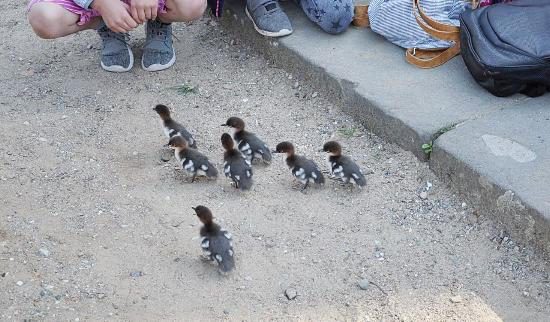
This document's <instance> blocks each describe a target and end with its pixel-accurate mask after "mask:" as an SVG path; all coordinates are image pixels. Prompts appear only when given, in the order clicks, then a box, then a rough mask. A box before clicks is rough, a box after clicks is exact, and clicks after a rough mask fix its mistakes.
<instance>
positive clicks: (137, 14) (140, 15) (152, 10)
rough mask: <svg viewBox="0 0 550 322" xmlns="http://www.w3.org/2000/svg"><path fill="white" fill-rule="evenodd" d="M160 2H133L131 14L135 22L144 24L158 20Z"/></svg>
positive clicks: (136, 0)
mask: <svg viewBox="0 0 550 322" xmlns="http://www.w3.org/2000/svg"><path fill="white" fill-rule="evenodd" d="M158 5H159V4H158V0H132V1H131V2H130V12H131V13H132V18H134V20H135V21H137V22H138V23H140V24H142V23H145V22H147V20H155V19H157V10H158Z"/></svg>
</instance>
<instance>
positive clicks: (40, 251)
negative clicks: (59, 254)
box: [38, 248, 50, 257]
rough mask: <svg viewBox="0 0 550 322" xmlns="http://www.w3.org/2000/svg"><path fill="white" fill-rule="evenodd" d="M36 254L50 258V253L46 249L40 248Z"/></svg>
mask: <svg viewBox="0 0 550 322" xmlns="http://www.w3.org/2000/svg"><path fill="white" fill-rule="evenodd" d="M38 253H40V255H42V256H44V257H48V256H50V251H49V250H48V249H46V248H40V249H39V250H38Z"/></svg>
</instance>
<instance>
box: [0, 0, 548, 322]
mask: <svg viewBox="0 0 550 322" xmlns="http://www.w3.org/2000/svg"><path fill="white" fill-rule="evenodd" d="M24 6H25V4H24V3H23V2H21V1H19V2H17V5H15V6H14V5H13V2H11V1H7V0H2V1H1V2H0V8H1V9H2V10H3V12H4V18H3V19H2V21H1V22H0V28H1V30H2V31H3V34H4V36H3V37H2V38H1V40H0V44H1V45H0V46H1V47H0V50H1V53H2V55H0V75H1V76H0V77H1V85H0V86H1V93H2V95H1V96H0V141H1V145H0V320H2V321H23V320H27V321H29V320H33V321H42V320H45V321H99V320H101V321H103V320H108V321H110V320H113V321H117V320H120V321H122V320H134V321H158V320H179V321H217V320H231V321H233V320H234V321H260V320H280V321H290V320H300V321H308V320H309V321H326V320H348V321H380V320H383V321H499V320H508V321H544V320H549V319H550V318H549V317H550V281H549V275H548V273H549V267H548V266H547V264H546V263H545V262H544V261H543V260H542V259H541V258H539V257H537V255H536V253H534V252H533V251H532V250H530V249H529V248H528V247H525V246H524V245H520V244H517V243H516V242H515V241H514V240H512V239H510V238H509V237H508V236H507V235H506V232H504V231H501V230H500V229H498V228H497V227H495V226H494V225H493V223H492V222H491V220H490V218H488V217H484V216H479V215H478V214H477V212H476V211H475V209H472V208H470V207H469V205H468V204H467V203H465V202H464V201H463V200H461V199H460V197H459V196H455V195H454V194H453V192H452V191H450V190H449V189H447V188H446V187H445V186H443V185H442V184H441V183H440V182H439V181H438V180H437V179H436V178H435V176H434V175H433V174H432V173H431V172H430V171H429V169H428V168H427V165H426V164H424V163H421V162H419V161H418V160H417V159H415V158H414V156H413V155H412V154H410V153H408V152H404V151H403V150H401V149H400V148H398V147H396V146H393V145H391V144H387V143H385V142H383V141H382V140H380V139H379V138H377V137H376V136H373V135H371V134H369V133H368V131H367V130H366V129H364V128H362V127H361V126H360V125H358V124H356V123H354V122H353V121H352V120H351V118H350V117H349V116H347V115H345V114H344V113H342V112H341V110H340V109H339V107H338V106H335V105H333V104H331V103H330V102H329V100H328V99H327V97H325V96H324V95H323V93H317V92H315V89H312V88H310V87H308V85H307V84H304V83H302V82H301V81H300V79H298V77H297V75H292V74H291V73H289V72H291V71H287V70H285V66H274V65H273V64H271V63H270V62H267V61H266V60H264V59H263V58H262V57H261V56H258V54H256V53H253V52H251V51H250V50H249V49H248V48H247V47H246V44H241V43H239V42H238V41H236V40H235V39H233V38H232V37H231V35H228V34H226V33H225V32H224V31H223V30H220V27H219V26H216V25H213V24H210V23H209V22H208V19H204V20H202V21H198V22H196V23H194V24H192V25H189V26H184V25H181V24H180V25H177V26H176V27H175V34H176V35H177V37H178V38H179V40H178V41H177V42H176V48H177V57H178V61H177V63H176V65H175V66H174V67H173V68H172V69H170V70H169V71H166V72H161V73H147V72H144V71H142V70H141V69H140V68H139V66H137V65H136V67H135V68H134V69H133V70H132V71H131V72H130V73H126V74H110V73H106V72H103V71H102V70H101V69H100V68H99V65H98V54H99V47H100V43H99V39H98V37H97V35H95V34H94V33H93V32H91V31H90V32H85V33H82V34H80V35H76V36H72V37H67V38H65V39H62V40H58V41H41V40H38V39H37V38H36V37H34V36H33V34H32V33H31V30H30V28H29V26H28V25H27V23H26V20H25V16H24V12H25V9H24ZM132 36H133V38H132V39H133V40H132V41H131V44H132V45H133V46H134V47H135V48H136V51H135V53H136V56H137V57H139V54H140V52H139V47H140V46H141V45H142V44H143V30H141V29H140V30H138V31H136V32H134V33H132ZM178 84H188V85H192V86H195V87H197V88H198V90H197V91H196V92H195V93H189V94H183V93H181V92H179V91H178V90H176V89H174V86H177V85H178ZM157 103H164V104H167V105H169V106H170V107H172V109H173V111H174V116H175V118H177V119H178V120H180V121H181V122H182V123H184V124H186V125H187V127H188V129H189V130H190V131H191V132H193V133H195V136H196V139H197V141H198V145H199V148H200V150H201V151H203V152H204V153H205V154H207V155H208V156H209V157H210V158H211V160H212V161H213V162H214V163H216V164H217V166H218V168H219V169H221V163H222V148H221V145H220V143H219V138H220V136H221V134H222V133H223V130H224V129H223V128H222V127H220V124H222V123H223V122H224V121H225V119H226V118H227V117H229V116H240V117H242V118H244V119H245V121H247V122H248V128H249V129H250V130H251V131H253V132H256V133H257V134H259V135H260V136H261V137H263V138H264V139H265V140H266V141H267V142H268V143H269V144H270V145H271V146H274V145H275V144H277V143H278V142H280V141H283V140H290V141H293V142H294V143H295V144H296V147H297V151H298V153H300V154H305V155H307V156H309V157H311V158H313V159H315V160H316V161H317V162H318V163H319V164H320V165H321V166H322V167H323V169H326V164H325V163H326V162H325V157H326V156H325V155H324V154H323V153H321V152H319V149H320V148H321V147H322V144H323V143H324V142H325V141H327V140H329V139H337V140H338V141H340V142H341V143H342V144H343V146H344V151H345V152H346V153H347V154H348V155H350V156H352V157H353V158H354V159H355V160H357V161H358V163H359V164H360V165H361V166H362V167H363V168H364V169H365V171H367V170H371V171H372V173H371V174H369V175H368V178H367V179H368V187H367V188H366V189H364V190H363V191H350V190H349V189H346V188H343V187H340V186H339V185H338V184H336V183H335V182H332V181H329V182H328V183H327V184H326V185H325V187H323V188H320V189H311V190H309V191H307V193H306V194H302V193H299V192H297V191H295V190H293V189H292V188H291V185H292V178H291V176H290V172H289V170H288V169H287V168H286V165H285V164H284V159H283V158H282V156H278V157H275V159H274V161H273V163H272V164H271V165H270V166H268V167H256V168H255V185H254V187H253V189H252V191H250V192H247V193H240V192H236V191H234V190H233V189H232V188H231V186H230V185H229V183H228V181H227V180H225V178H219V179H218V180H217V181H215V182H206V181H200V182H197V183H193V184H191V183H189V182H188V178H187V177H186V176H185V175H183V174H182V173H181V170H179V169H178V168H177V164H176V162H175V160H174V159H173V158H172V159H171V160H169V161H168V162H163V161H161V160H160V150H161V146H162V145H163V144H164V143H166V140H165V138H164V137H163V133H162V131H161V128H160V125H159V122H158V119H157V115H156V114H155V113H154V112H153V111H152V107H153V106H154V105H155V104H157ZM199 204H203V205H206V206H208V207H210V208H211V209H212V210H213V212H214V215H215V216H216V218H217V220H218V222H219V223H221V224H222V225H223V226H224V227H225V228H227V229H228V230H229V231H231V232H232V233H233V236H234V244H235V256H236V260H237V261H236V263H237V269H236V271H235V272H234V273H232V274H231V275H230V276H227V277H224V276H221V275H219V274H218V273H217V271H216V269H215V268H214V267H212V266H211V265H209V264H207V263H204V262H202V261H201V260H200V259H199V255H200V254H201V250H200V247H199V241H198V230H199V228H200V224H199V222H198V220H197V218H196V217H195V216H193V215H192V213H193V212H192V210H191V206H196V205H199ZM495 215H498V214H495ZM359 284H361V285H362V286H363V288H365V289H362V288H361V287H360V286H359ZM285 292H287V293H288V294H292V293H295V295H296V297H295V298H294V299H291V300H289V299H287V297H286V296H285Z"/></svg>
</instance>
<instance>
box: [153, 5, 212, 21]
mask: <svg viewBox="0 0 550 322" xmlns="http://www.w3.org/2000/svg"><path fill="white" fill-rule="evenodd" d="M204 10H206V0H166V12H165V13H160V15H159V16H160V20H161V21H162V22H164V23H171V22H188V21H193V20H197V19H200V18H201V17H202V15H203V14H204Z"/></svg>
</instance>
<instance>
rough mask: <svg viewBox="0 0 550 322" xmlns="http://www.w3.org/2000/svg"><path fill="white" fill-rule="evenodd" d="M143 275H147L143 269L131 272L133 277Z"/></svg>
mask: <svg viewBox="0 0 550 322" xmlns="http://www.w3.org/2000/svg"><path fill="white" fill-rule="evenodd" d="M143 275H145V274H144V273H143V272H142V271H135V272H131V273H130V276H132V277H141V276H143Z"/></svg>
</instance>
